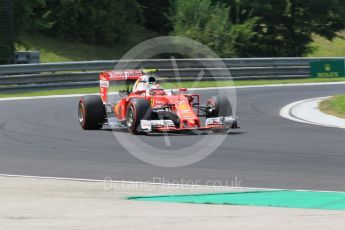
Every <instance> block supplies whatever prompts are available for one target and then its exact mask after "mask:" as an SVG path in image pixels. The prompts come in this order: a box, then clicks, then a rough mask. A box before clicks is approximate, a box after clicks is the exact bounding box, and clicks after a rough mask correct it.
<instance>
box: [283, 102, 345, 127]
mask: <svg viewBox="0 0 345 230" xmlns="http://www.w3.org/2000/svg"><path fill="white" fill-rule="evenodd" d="M327 98H329V97H318V98H311V99H306V100H301V101H296V102H293V103H290V104H288V105H286V106H284V107H283V108H282V109H281V110H280V116H281V117H283V118H286V119H289V120H292V121H295V122H300V123H305V124H311V125H319V126H324V127H332V128H341V129H345V120H344V119H341V118H338V117H335V116H332V115H328V114H325V113H323V112H321V111H320V110H318V109H317V107H318V104H319V103H320V102H321V101H322V100H326V99H327ZM301 114H302V115H301Z"/></svg>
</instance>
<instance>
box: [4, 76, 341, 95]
mask: <svg viewBox="0 0 345 230" xmlns="http://www.w3.org/2000/svg"><path fill="white" fill-rule="evenodd" d="M344 81H345V78H306V79H287V80H235V81H200V82H193V81H191V82H182V83H180V84H178V83H176V82H164V83H162V84H161V85H162V86H163V87H164V88H165V89H176V88H205V87H226V86H248V85H274V84H303V83H323V82H344ZM98 92H99V87H96V86H95V87H82V88H68V89H49V90H35V91H32V90H30V91H17V92H16V91H14V92H11V91H5V92H2V93H0V98H5V97H29V96H48V95H63V94H89V93H98Z"/></svg>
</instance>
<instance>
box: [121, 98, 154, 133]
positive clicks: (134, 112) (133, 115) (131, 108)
mask: <svg viewBox="0 0 345 230" xmlns="http://www.w3.org/2000/svg"><path fill="white" fill-rule="evenodd" d="M151 113H152V111H151V108H150V103H149V102H148V101H147V100H145V99H140V98H135V99H132V100H131V101H130V102H129V104H128V106H127V111H126V125H127V128H128V131H129V132H130V133H133V134H139V133H140V127H139V126H140V121H141V120H150V119H151Z"/></svg>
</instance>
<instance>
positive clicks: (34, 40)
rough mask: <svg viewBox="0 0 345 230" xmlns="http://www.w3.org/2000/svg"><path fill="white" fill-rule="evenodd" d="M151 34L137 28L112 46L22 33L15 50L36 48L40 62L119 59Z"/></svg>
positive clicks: (151, 34)
mask: <svg viewBox="0 0 345 230" xmlns="http://www.w3.org/2000/svg"><path fill="white" fill-rule="evenodd" d="M152 36H153V33H151V32H149V31H146V30H144V29H141V28H138V29H137V30H135V32H133V35H132V36H131V37H132V39H128V40H127V41H126V42H124V43H121V44H118V45H115V46H113V47H109V46H102V45H92V44H83V43H80V42H78V41H75V42H73V41H66V40H63V39H61V38H51V37H47V36H43V35H28V34H22V35H20V36H19V39H18V40H19V42H18V43H17V44H16V50H17V51H25V50H37V51H39V52H40V57H41V62H43V63H44V62H71V61H89V60H115V59H120V58H121V57H122V56H123V55H124V54H125V53H126V52H127V51H128V50H129V49H131V48H132V47H133V46H135V45H136V44H138V43H139V42H140V41H143V40H146V39H148V38H150V37H152Z"/></svg>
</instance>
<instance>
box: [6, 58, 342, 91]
mask: <svg viewBox="0 0 345 230" xmlns="http://www.w3.org/2000/svg"><path fill="white" fill-rule="evenodd" d="M319 60H344V59H343V58H226V59H221V60H220V59H174V60H171V59H146V60H121V61H117V60H110V61H84V62H60V63H43V64H20V65H0V91H6V90H13V89H34V88H45V87H71V86H85V85H97V84H98V74H99V73H100V72H101V71H105V70H111V69H114V67H115V66H116V68H117V69H132V68H155V69H158V71H159V76H160V77H161V80H162V81H176V78H175V76H176V73H178V75H179V77H180V80H182V81H188V80H193V79H195V78H196V77H197V76H198V75H199V74H200V72H201V71H202V73H203V74H202V77H201V79H200V80H214V79H227V78H228V75H226V74H224V73H227V71H229V72H230V73H231V77H232V78H233V79H243V80H247V79H248V80H249V79H282V78H283V79H288V78H307V77H309V76H310V67H309V64H310V62H311V61H319Z"/></svg>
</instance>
